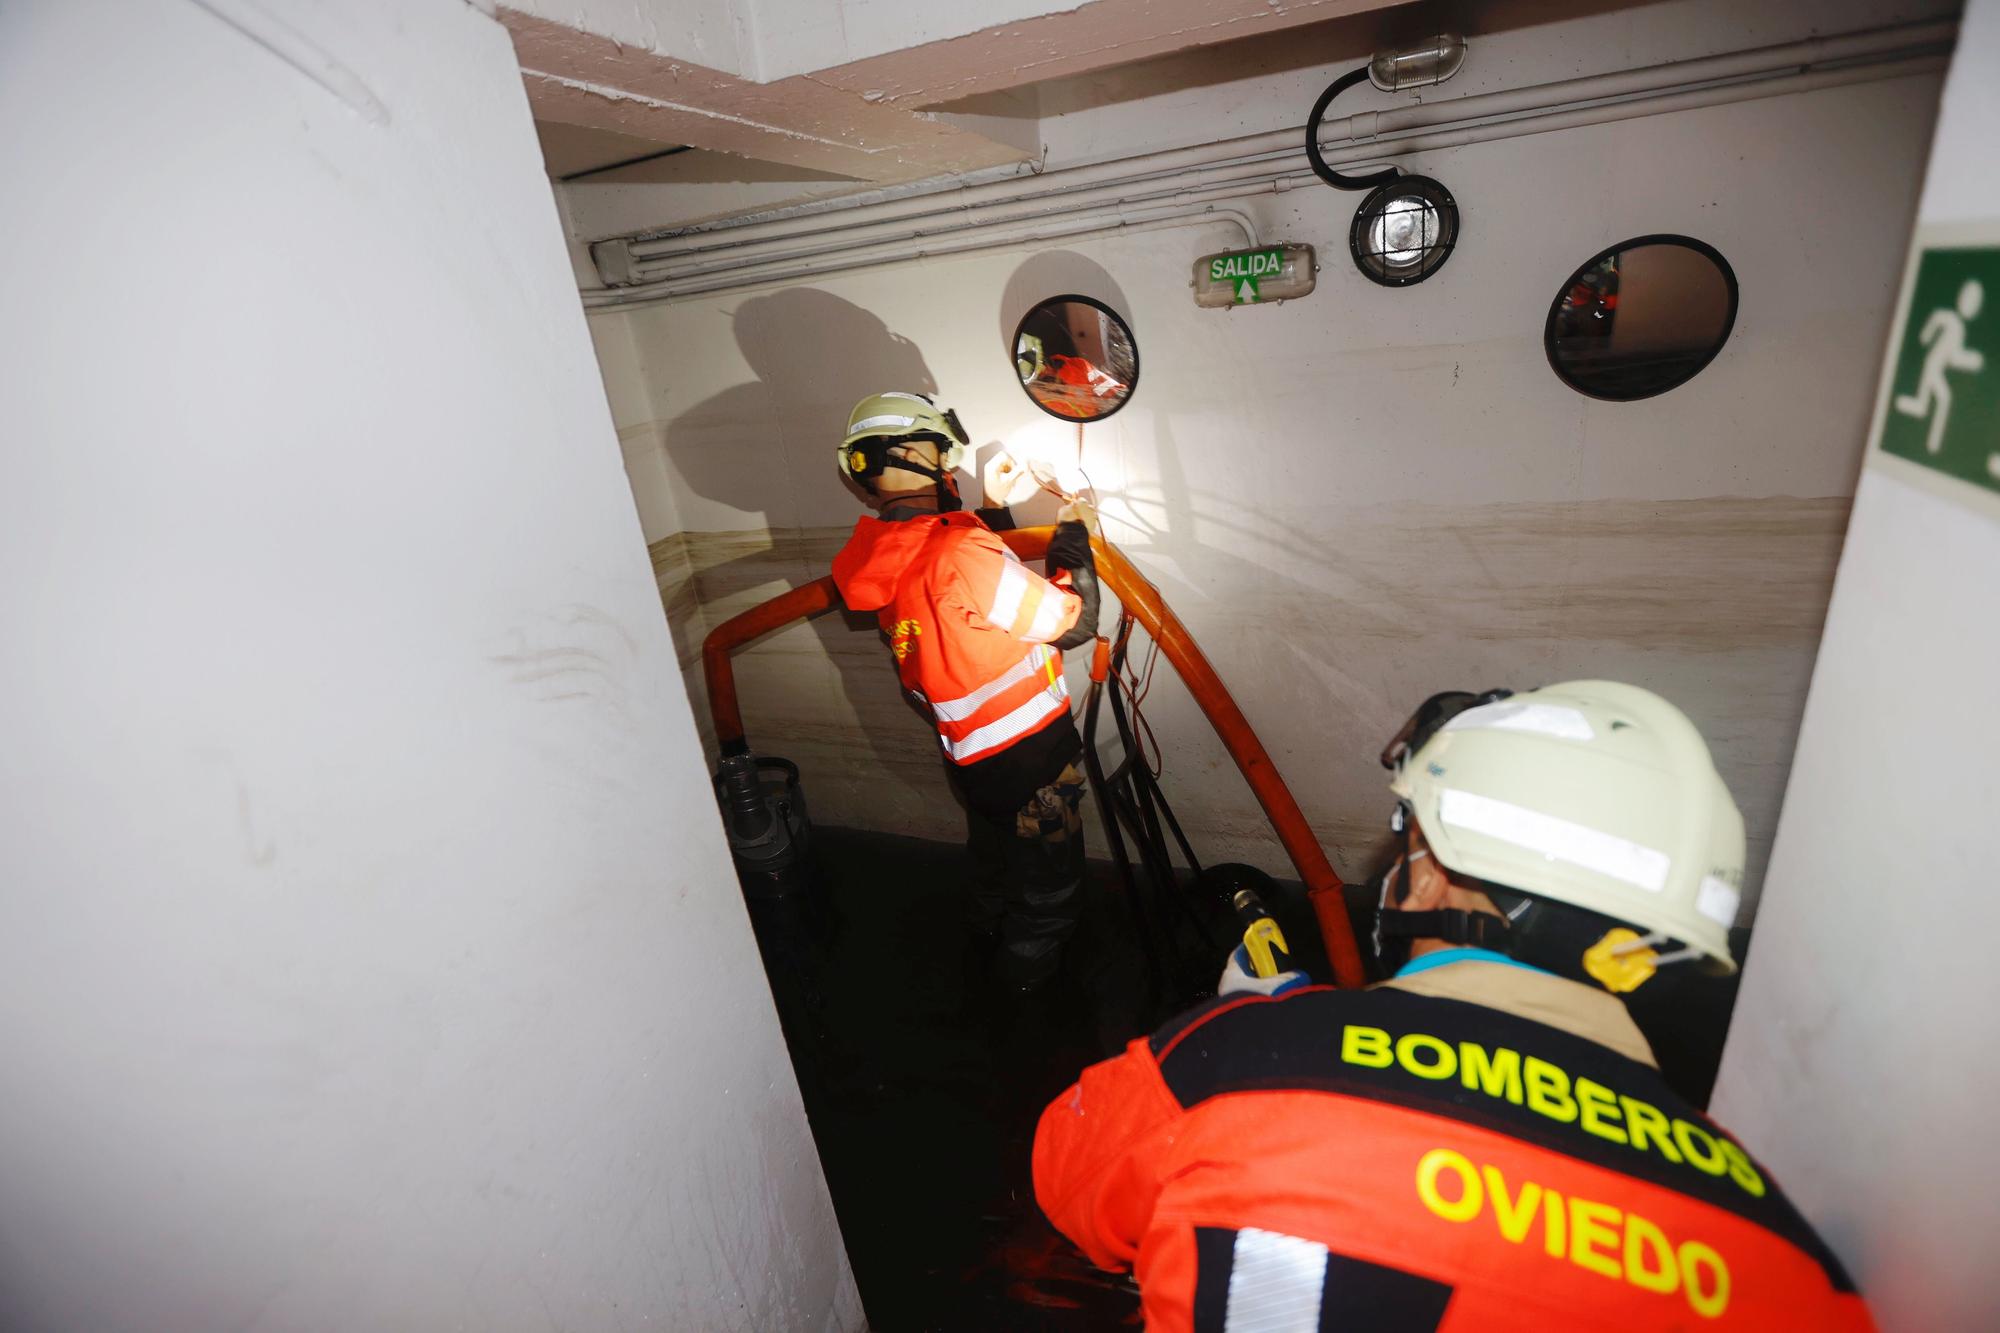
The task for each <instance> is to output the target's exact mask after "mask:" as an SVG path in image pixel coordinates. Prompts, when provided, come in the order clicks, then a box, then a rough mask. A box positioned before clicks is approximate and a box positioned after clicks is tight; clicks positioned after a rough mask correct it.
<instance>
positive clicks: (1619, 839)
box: [1383, 680, 1744, 990]
mask: <svg viewBox="0 0 2000 1333" xmlns="http://www.w3.org/2000/svg"><path fill="white" fill-rule="evenodd" d="M1496 693H1499V692H1496ZM1440 697H1443V696H1440ZM1470 702H1474V703H1475V706H1473V707H1470V708H1466V709H1465V710H1464V711H1462V712H1458V713H1457V714H1456V715H1455V716H1450V717H1449V720H1447V721H1444V722H1443V723H1442V725H1436V724H1435V723H1433V724H1432V725H1433V726H1434V730H1431V731H1430V734H1429V735H1428V736H1427V737H1426V736H1425V735H1424V731H1425V728H1424V727H1423V726H1422V725H1420V724H1419V723H1418V718H1413V719H1412V725H1411V726H1410V727H1406V728H1405V731H1404V734H1403V735H1402V736H1401V737H1399V738H1398V741H1396V742H1391V744H1390V748H1389V749H1388V750H1385V751H1384V752H1383V762H1384V763H1386V764H1389V765H1390V766H1391V768H1392V770H1393V772H1394V777H1393V779H1392V780H1391V782H1390V784H1389V785H1390V789H1391V790H1392V791H1394V792H1395V793H1396V794H1397V795H1398V796H1400V797H1402V798H1403V800H1404V801H1405V802H1407V804H1408V806H1409V809H1410V811H1411V813H1413V814H1414V815H1415V817H1416V820H1417V823H1418V825H1419V827H1421V828H1422V830H1423V833H1424V838H1425V840H1426V841H1427V842H1428V843H1429V845H1430V848H1431V852H1432V854H1433V855H1434V856H1436V857H1437V859H1438V861H1439V862H1440V863H1441V864H1442V865H1443V866H1444V867H1445V868H1446V869H1448V870H1452V871H1455V872H1457V873H1459V874H1461V875H1467V876H1470V877H1472V878H1475V879H1481V880H1488V881H1491V882H1492V883H1494V884H1497V885H1500V886H1503V887H1506V888H1511V889H1515V890H1518V891H1519V892H1521V893H1525V894H1528V895H1530V896H1532V897H1534V898H1541V899H1547V900H1550V901H1554V902H1562V903H1568V904H1570V905H1571V906H1574V907H1581V908H1585V909H1587V910H1589V911H1592V912H1597V913H1601V914H1602V915H1604V916H1608V917H1612V918H1615V919H1616V920H1618V921H1625V922H1630V923H1632V924H1633V925H1634V926H1637V927H1640V928H1641V929H1642V930H1645V931H1648V932H1653V933H1654V935H1656V936H1658V937H1660V938H1658V939H1654V938H1652V937H1651V936H1649V937H1647V942H1648V944H1651V945H1661V946H1663V945H1664V944H1665V943H1666V941H1668V940H1672V941H1677V942H1678V943H1679V944H1680V945H1681V946H1684V949H1683V951H1682V952H1679V953H1666V954H1661V955H1658V956H1657V957H1656V958H1655V959H1654V960H1653V961H1657V962H1662V963H1664V962H1668V961H1672V960H1674V959H1676V958H1681V957H1686V956H1688V953H1687V951H1693V952H1695V953H1699V954H1701V955H1705V956H1706V957H1708V958H1710V959H1712V960H1714V961H1715V962H1716V963H1717V964H1720V965H1721V966H1722V967H1724V968H1727V969H1730V970H1734V968H1735V966H1736V963H1735V960H1734V959H1733V958H1732V957H1731V956H1730V952H1729V927H1730V926H1731V925H1732V924H1733V923H1734V922H1735V920H1736V913H1737V907H1738V905H1739V903H1740V901H1741V898H1742V891H1743V864H1744V844H1743V816H1742V814H1741V813H1739V812H1738V810H1737V808H1736V802H1735V801H1733V800H1731V799H1730V796H1729V789H1728V788H1727V787H1725V786H1724V785H1723V782H1722V778H1721V777H1720V776H1718V775H1717V773H1716V771H1715V764H1714V761H1713V760H1711V759H1710V757H1709V753H1708V746H1707V744H1706V743H1704V742H1703V740H1702V738H1701V733H1700V732H1698V731H1696V730H1695V726H1694V724H1693V723H1692V722H1690V721H1689V720H1688V718H1687V715H1686V714H1684V713H1682V712H1681V710H1680V709H1678V708H1676V707H1674V706H1673V705H1672V704H1670V703H1668V702H1667V701H1666V700H1665V699H1662V698H1660V696H1658V695H1657V694H1653V693H1652V692H1650V691H1648V690H1642V689H1639V688H1638V687H1636V686H1633V685H1621V684H1618V683H1616V682H1614V681H1606V680H1578V681H1569V682H1566V683H1564V684H1561V685H1549V686H1546V687H1544V688H1542V689H1538V690H1531V691H1529V692H1528V693H1525V694H1515V695H1508V696H1505V697H1501V698H1496V699H1492V700H1491V701H1490V702H1488V701H1484V700H1476V701H1470ZM1448 707H1449V706H1448V705H1447V711H1448ZM1422 716H1423V714H1421V713H1420V714H1419V717H1422ZM1412 733H1414V734H1412ZM1636 947H1638V946H1636V945H1632V944H1631V943H1630V942H1629V940H1628V941H1627V942H1626V944H1625V945H1623V946H1621V947H1620V948H1619V949H1618V950H1617V951H1618V952H1628V951H1629V950H1630V949H1632V948H1636ZM1594 974H1595V971H1594ZM1648 974H1650V973H1648ZM1600 979H1604V978H1602V977H1600ZM1640 980H1643V978H1640ZM1606 984H1611V983H1610V982H1609V981H1607V983H1606ZM1632 984H1633V985H1636V984H1638V982H1637V981H1634V982H1632ZM1624 988H1625V987H1622V986H1617V985H1613V986H1612V989H1614V990H1615V989H1624Z"/></svg>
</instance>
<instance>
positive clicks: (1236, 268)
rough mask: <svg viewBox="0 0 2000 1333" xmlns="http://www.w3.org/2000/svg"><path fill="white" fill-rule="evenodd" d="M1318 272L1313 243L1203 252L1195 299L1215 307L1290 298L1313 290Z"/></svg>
mask: <svg viewBox="0 0 2000 1333" xmlns="http://www.w3.org/2000/svg"><path fill="white" fill-rule="evenodd" d="M1318 272H1319V265H1318V264H1317V263H1316V262H1315V261H1314V259H1313V248H1312V247H1311V246H1310V245H1267V246H1263V247H1261V248H1259V249H1256V250H1231V251H1228V252H1226V253H1224V254H1219V255H1203V256H1202V257H1201V258H1200V259H1197V260H1195V261H1194V303H1195V304H1196V305H1198V306H1205V307H1215V306H1234V305H1263V304H1264V303H1265V302H1268V301H1289V300H1291V299H1292V298H1293V297H1295V296H1304V295H1305V294H1306V293H1307V292H1310V291H1311V290H1312V289H1313V287H1314V285H1315V283H1316V282H1317V281H1318V279H1317V277H1316V276H1315V275H1316V274H1317V273H1318Z"/></svg>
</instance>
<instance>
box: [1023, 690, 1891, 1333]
mask: <svg viewBox="0 0 2000 1333" xmlns="http://www.w3.org/2000/svg"><path fill="white" fill-rule="evenodd" d="M1383 762H1384V763H1385V764H1386V765H1388V766H1389V767H1390V768H1391V771H1392V773H1393V775H1394V776H1393V779H1392V781H1391V783H1390V788H1391V790H1392V791H1393V792H1394V793H1395V795H1396V797H1397V804H1396V807H1395V811H1394V815H1393V818H1392V820H1391V827H1392V828H1393V829H1394V830H1395V832H1396V835H1397V839H1398V843H1399V848H1398V855H1397V856H1396V859H1395V861H1394V863H1393V864H1392V865H1391V867H1390V870H1389V871H1388V873H1387V874H1386V875H1385V876H1384V879H1383V883H1382V890H1381V901H1380V908H1379V912H1378V926H1377V929H1376V947H1377V949H1378V951H1381V952H1382V953H1383V954H1385V955H1387V956H1388V959H1387V960H1388V962H1389V964H1390V965H1391V966H1392V967H1393V968H1394V976H1393V979H1392V980H1389V981H1387V982H1385V983H1384V984H1382V985H1380V986H1377V987H1374V988H1372V989H1370V990H1366V991H1340V990H1333V989H1330V988H1326V987H1320V986H1311V985H1307V984H1305V982H1304V979H1303V978H1299V977H1296V976H1285V975H1281V976H1279V977H1275V978H1269V979H1259V978H1253V977H1251V976H1250V975H1248V969H1247V967H1246V966H1245V964H1244V961H1243V960H1242V959H1241V958H1240V957H1238V958H1232V959H1231V962H1230V965H1229V967H1228V968H1227V969H1226V970H1225V972H1224V974H1223V984H1222V986H1221V987H1220V990H1221V991H1222V992H1223V993H1221V994H1219V995H1218V997H1217V998H1216V999H1215V1000H1214V1001H1212V1002H1210V1003H1209V1004H1207V1005H1205V1006H1203V1007H1201V1008H1198V1009H1196V1010H1194V1011H1193V1012H1191V1013H1189V1014H1186V1015H1184V1016H1182V1017H1181V1018H1179V1019H1177V1020H1175V1021H1174V1022H1172V1023H1170V1024H1168V1025H1167V1026H1166V1027H1165V1028H1163V1029H1161V1030H1160V1031H1159V1032H1157V1033H1155V1034H1154V1035H1153V1036H1152V1037H1150V1038H1142V1039H1140V1040H1137V1041H1134V1042H1133V1043H1132V1044H1131V1046H1130V1047H1129V1048H1128V1049H1127V1050H1126V1051H1125V1053H1124V1054H1122V1055H1120V1056H1118V1057H1116V1058H1114V1059H1111V1060H1108V1061H1105V1062H1104V1063H1102V1064H1099V1065H1095V1066H1093V1067H1091V1068H1090V1069H1087V1070H1085V1071H1084V1073H1083V1076H1082V1078H1081V1079H1080V1080H1079V1081H1078V1082H1077V1083H1076V1085H1075V1086H1073V1087H1072V1088H1070V1089H1069V1091H1068V1092H1066V1093H1065V1094H1063V1095H1062V1096H1061V1097H1059V1098H1057V1099H1056V1101H1055V1102H1054V1103H1052V1104H1051V1105H1050V1106H1049V1107H1048V1109H1047V1110H1046V1111H1044V1112H1043V1115H1042V1120H1041V1125H1040V1128H1039V1131H1038V1133H1037V1136H1036V1141H1035V1149H1034V1177H1035V1192H1036V1197H1037V1199H1038V1200H1039V1201H1040V1203H1041V1205H1042V1208H1043V1210H1044V1211H1045V1212H1046V1213H1047V1214H1048V1216H1049V1217H1050V1219H1051V1220H1052V1221H1053V1222H1054V1223H1055V1224H1056V1226H1057V1227H1058V1228H1059V1229H1060V1230H1062V1231H1063V1232H1064V1233H1065V1234H1066V1235H1068V1236H1069V1237H1070V1239H1072V1240H1073V1241H1075V1242H1076V1243H1077V1244H1078V1245H1079V1246H1081V1247H1082V1249H1083V1250H1084V1252H1085V1253H1086V1254H1088V1255H1089V1256H1090V1258H1091V1259H1092V1260H1094V1261H1095V1262H1096V1263H1098V1264H1099V1265H1101V1266H1103V1267H1106V1268H1127V1267H1129V1268H1132V1269H1134V1270H1135V1271H1136V1273H1137V1275H1138V1278H1139V1283H1140V1287H1141V1292H1142V1301H1143V1304H1144V1310H1145V1315H1146V1327H1147V1328H1148V1329H1150V1330H1154V1333H1168V1331H1170V1330H1189V1329H1194V1330H1202V1331H1203V1333H1215V1331H1218V1330H1226V1329H1237V1330H1241V1329H1253V1328H1254V1329H1280V1328H1282V1329H1307V1330H1311V1329H1346V1328H1355V1329H1374V1330H1381V1329H1394V1330H1399V1331H1400V1330H1431V1329H1441V1330H1454V1331H1455V1330H1467V1329H1480V1330H1495V1329H1498V1330H1507V1329H1519V1330H1527V1329H1558V1328H1617V1329H1621V1330H1639V1329H1669V1328H1672V1329H1693V1328H1704V1329H1705V1328H1715V1329H1718V1330H1723V1329H1757V1330H1775V1329H1813V1330H1825V1329H1869V1328H1872V1327H1873V1324H1872V1322H1871V1321H1870V1319H1869V1316H1868V1313H1867V1311H1866V1309H1865V1307H1864V1306H1863V1305H1862V1303H1861V1300H1860V1297H1859V1296H1858V1295H1856V1293H1855V1290H1854V1287H1853V1284H1852V1283H1851V1282H1849V1280H1848V1278H1847V1276H1846V1275H1845V1273H1844V1272H1843V1271H1842V1269H1841V1267H1840V1264H1839V1263H1838V1261H1837V1260H1836V1259H1835V1258H1834V1256H1833V1255H1832V1254H1831V1253H1830V1252H1829V1251H1828V1249H1827V1248H1826V1246H1825V1245H1824V1244H1823V1243H1822V1242H1821V1240H1820V1239H1819V1237H1818V1236H1817V1235H1815V1234H1814V1232H1813V1230H1812V1228H1811V1227H1810V1226H1808V1225H1807V1224H1806V1222H1805V1221H1804V1220H1803V1219H1802V1218H1801V1217H1800V1216H1799V1214H1798V1213H1797V1212H1796V1211H1795V1210H1794V1209H1793V1208H1792V1206H1791V1204H1790V1203H1788V1202H1787V1201H1786V1199H1785V1197H1784V1195H1783V1194H1782V1193H1781V1192H1780V1190H1779V1188H1778V1183H1777V1181H1775V1180H1773V1179H1772V1178H1771V1176H1770V1174H1769V1173H1768V1172H1766V1171H1765V1170H1764V1168H1763V1167H1762V1166H1760V1165H1758V1163H1757V1162H1756V1160H1755V1159H1754V1158H1752V1157H1751V1156H1750V1154H1749V1153H1748V1152H1747V1151H1746V1150H1745V1149H1744V1148H1743V1147H1742V1146H1741V1145H1740V1144H1739V1143H1737V1141H1736V1140H1734V1139H1733V1138H1731V1137H1730V1136H1729V1135H1728V1134H1727V1133H1726V1132H1724V1131H1723V1130H1722V1129H1721V1128H1720V1127H1718V1126H1717V1125H1716V1124H1715V1123H1714V1122H1713V1121H1711V1120H1709V1119H1708V1118H1707V1117H1706V1116H1705V1115H1703V1114H1702V1113H1701V1111H1700V1110H1698V1109H1697V1108H1696V1107H1695V1106H1693V1105H1692V1104H1691V1103H1689V1102H1688V1101H1687V1100H1686V1099H1684V1098H1682V1097H1681V1096H1679V1095H1678V1094H1677V1093H1675V1092H1674V1091H1673V1090H1672V1089H1671V1088H1670V1087H1668V1086H1667V1084H1666V1082H1665V1081H1664V1080H1663V1079H1662V1078H1661V1076H1660V1074H1659V1071H1658V1070H1657V1068H1656V1067H1655V1064H1654V1060H1653V1055H1652V1051H1651V1049H1650V1048H1649V1046H1648V1045H1647V1042H1646V1039H1645V1037H1644V1036H1642V1035H1641V1033H1640V1031H1639V1029H1638V1027H1637V1026H1636V1025H1635V1024H1634V1023H1633V1021H1632V1018H1631V1016H1630V1015H1629V1014H1628V1012H1627V1011H1626V1008H1625V1005H1624V1003H1623V1001H1622V1000H1621V999H1620V998H1619V997H1620V996H1622V995H1625V994H1627V993H1629V992H1631V991H1633V990H1635V989H1636V988H1638V987H1640V986H1644V985H1654V986H1658V985H1662V984H1667V983H1663V982H1661V981H1660V980H1657V979H1656V978H1657V976H1658V974H1662V973H1665V974H1668V975H1669V976H1671V975H1672V974H1673V973H1675V972H1676V971H1677V970H1680V969H1686V968H1697V969H1708V970H1713V971H1718V972H1726V971H1731V970H1733V969H1734V967H1735V964H1734V962H1733V960H1732V959H1731V956H1730V948H1729V935H1728V929H1729V926H1730V924H1731V923H1732V921H1733V920H1734V919H1735V916H1736V910H1737V903H1738V895H1739V892H1740V886H1741V882H1742V875H1743V864H1744V842H1743V819H1742V816H1741V815H1740V814H1739V813H1738V812H1737V808H1736V805H1735V802H1734V801H1732V800H1731V799H1730V796H1729V792H1728V790H1727V788H1725V787H1724V785H1723V783H1722V780H1721V778H1720V777H1718V776H1717V774H1716V772H1715V768H1714V766H1713V764H1712V762H1711V761H1710V758H1709V753H1708V748H1707V746H1706V745H1705V744H1704V743H1703V741H1702V738H1701V736H1700V734H1699V733H1698V732H1697V731H1696V730H1695V728H1694V725H1693V724H1692V723H1691V722H1689V721H1688V719H1687V718H1686V717H1685V716H1684V715H1683V714H1682V713H1681V712H1680V710H1678V709H1677V708H1675V707H1674V706H1673V705H1672V704H1670V703H1668V702H1666V701H1665V700H1664V699H1661V698H1659V697H1658V696H1657V695H1654V694H1650V693H1648V692H1647V691H1645V690H1641V689H1637V688H1634V687H1632V686H1629V685H1620V684H1614V683H1610V682H1605V681H1577V682H1572V683H1569V684H1564V685H1553V686H1549V687H1547V688H1544V689H1539V690H1535V691H1532V692H1529V693H1525V694H1519V695H1509V694H1507V693H1506V692H1505V691H1494V692H1491V693H1489V694H1486V695H1479V696H1474V695H1470V694H1452V695H1440V696H1436V697H1434V698H1432V699H1431V700H1429V701H1428V702H1427V703H1426V704H1425V705H1424V707H1423V708H1422V709H1420V710H1419V711H1418V713H1417V714H1416V715H1415V716H1414V717H1412V718H1411V720H1410V722H1409V723H1408V724H1406V725H1405V727H1404V728H1403V730H1402V732H1401V733H1400V734H1399V735H1398V736H1397V738H1396V740H1395V741H1393V742H1392V743H1391V745H1390V747H1389V748H1388V749H1387V750H1386V751H1385V752H1384V754H1383Z"/></svg>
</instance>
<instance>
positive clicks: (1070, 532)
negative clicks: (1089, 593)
mask: <svg viewBox="0 0 2000 1333" xmlns="http://www.w3.org/2000/svg"><path fill="white" fill-rule="evenodd" d="M1046 559H1047V565H1048V570H1049V572H1050V573H1051V574H1053V573H1055V571H1057V570H1058V569H1096V568H1097V564H1096V562H1095V560H1093V559H1092V557H1091V554H1090V530H1089V529H1088V528H1086V527H1084V526H1083V524H1081V523H1078V522H1076V521H1075V520H1074V519H1072V520H1071V521H1069V522H1067V523H1058V524H1056V535H1055V536H1053V537H1051V538H1049V553H1048V556H1047V558H1046Z"/></svg>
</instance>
